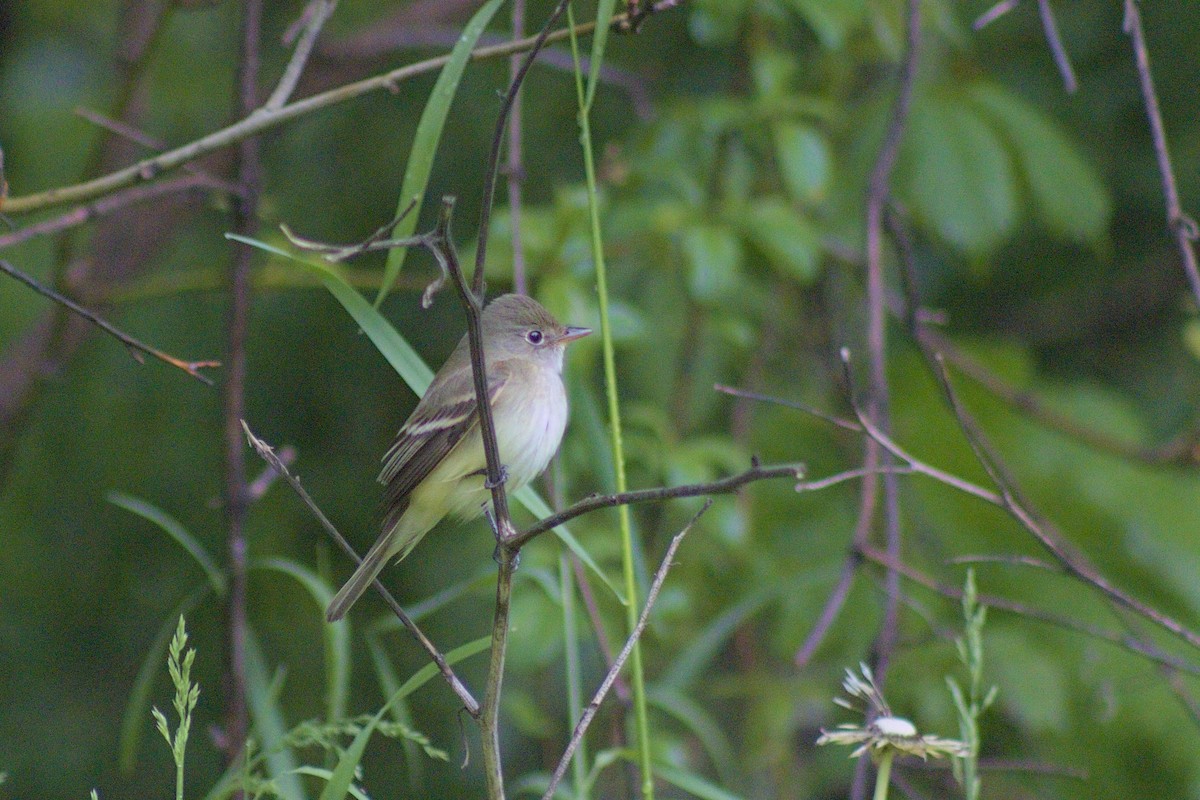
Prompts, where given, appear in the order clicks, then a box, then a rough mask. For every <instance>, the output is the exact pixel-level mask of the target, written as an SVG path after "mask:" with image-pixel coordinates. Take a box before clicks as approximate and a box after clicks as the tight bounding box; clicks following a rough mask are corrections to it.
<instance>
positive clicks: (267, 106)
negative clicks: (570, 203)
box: [263, 0, 338, 111]
mask: <svg viewBox="0 0 1200 800" xmlns="http://www.w3.org/2000/svg"><path fill="white" fill-rule="evenodd" d="M337 4H338V0H312V2H310V3H309V4H308V6H306V7H305V9H304V17H303V19H304V20H305V25H304V33H303V34H301V36H300V39H299V41H297V42H296V49H295V50H294V51H292V57H291V60H289V61H288V65H287V67H286V68H285V69H284V71H283V76H282V77H281V78H280V79H279V85H277V86H276V87H275V91H273V92H271V96H270V97H268V98H267V102H266V103H264V104H263V110H264V111H278V110H279V109H281V108H283V104H284V103H286V102H287V99H288V98H289V97H291V96H292V92H294V91H295V90H296V84H297V83H298V82H299V80H300V74H301V73H302V72H304V65H305V64H306V63H307V62H308V57H309V55H310V54H311V53H312V49H313V44H314V43H315V42H316V41H317V36H319V35H320V34H321V28H323V27H324V26H325V21H326V20H328V19H329V17H330V16H331V15H332V14H333V10H334V9H335V8H337Z"/></svg>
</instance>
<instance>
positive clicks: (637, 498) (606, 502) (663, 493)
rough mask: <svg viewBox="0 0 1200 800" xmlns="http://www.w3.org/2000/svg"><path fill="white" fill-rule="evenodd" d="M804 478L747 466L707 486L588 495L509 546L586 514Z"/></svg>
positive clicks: (798, 469)
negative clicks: (756, 482)
mask: <svg viewBox="0 0 1200 800" xmlns="http://www.w3.org/2000/svg"><path fill="white" fill-rule="evenodd" d="M803 475H804V467H803V466H802V465H800V464H782V465H778V466H769V467H762V466H758V465H754V466H751V467H750V469H748V470H746V471H745V472H740V473H738V474H737V475H731V476H729V477H728V478H722V479H720V480H716V481H712V482H711V483H692V484H687V485H684V486H670V487H658V488H655V489H639V490H636V491H632V492H623V493H621V494H605V495H592V496H591V497H585V498H584V499H582V500H580V501H579V502H577V503H575V504H574V505H571V506H568V507H567V508H565V509H563V510H562V511H560V512H558V513H557V514H552V515H550V516H549V517H546V518H544V519H542V520H539V521H538V522H535V523H534V524H533V525H530V526H529V527H528V528H526V529H525V530H523V531H521V532H520V533H518V534H516V535H515V536H514V537H513V538H512V539H511V540H510V541H509V545H510V546H511V547H513V548H516V549H520V548H522V547H524V546H525V545H527V544H529V542H530V540H531V539H533V538H534V537H535V536H538V535H540V534H542V533H545V532H546V531H548V530H551V529H552V528H556V527H558V526H559V525H562V524H563V523H565V522H568V521H570V520H572V519H575V517H578V516H582V515H583V514H589V513H591V512H592V511H596V510H597V509H601V508H615V507H617V506H624V505H634V504H635V503H651V502H654V501H656V500H671V499H674V498H679V497H704V496H707V495H714V494H731V493H733V492H736V491H737V490H738V489H741V488H742V487H743V486H745V485H746V484H748V483H754V482H755V481H762V480H770V479H772V478H794V479H799V478H801V477H803Z"/></svg>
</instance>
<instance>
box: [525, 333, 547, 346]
mask: <svg viewBox="0 0 1200 800" xmlns="http://www.w3.org/2000/svg"><path fill="white" fill-rule="evenodd" d="M525 338H526V339H528V340H529V343H530V344H541V343H542V338H543V336H542V332H541V331H539V330H532V331H530V332H529V333H527V334H525Z"/></svg>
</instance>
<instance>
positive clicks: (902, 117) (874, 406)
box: [855, 0, 921, 783]
mask: <svg viewBox="0 0 1200 800" xmlns="http://www.w3.org/2000/svg"><path fill="white" fill-rule="evenodd" d="M906 33H907V37H906V39H907V41H906V51H905V59H904V64H903V65H902V68H901V71H900V78H899V86H898V89H897V92H896V99H895V102H894V104H893V106H892V113H891V119H890V120H889V121H888V127H887V132H886V133H885V135H884V139H883V143H882V144H881V145H880V147H879V152H878V155H877V156H876V158H875V165H874V167H873V168H872V170H871V176H870V179H869V182H868V185H867V213H866V249H867V349H868V351H869V362H870V370H869V373H870V376H871V377H870V391H869V393H868V397H867V416H868V417H870V419H871V421H872V422H874V423H875V424H877V425H878V427H879V428H880V429H881V430H884V431H887V430H888V429H889V428H890V422H889V397H888V385H887V337H886V333H887V304H886V285H885V281H884V274H883V273H884V271H883V214H884V209H885V208H886V206H887V201H888V197H889V196H890V194H891V189H890V182H891V175H892V170H893V169H894V168H895V165H896V159H897V157H898V156H899V153H900V142H901V141H902V140H903V138H904V131H905V129H906V127H907V124H908V116H909V110H910V109H911V107H912V97H913V88H914V86H915V84H916V80H917V66H918V64H919V62H920V55H921V3H920V0H909V3H908V12H907V21H906ZM891 466H892V463H891V456H889V455H888V454H887V453H886V452H884V451H882V450H881V449H880V448H879V446H878V445H877V444H876V443H874V442H872V441H870V440H868V441H867V445H866V454H865V459H864V464H863V467H864V469H866V470H868V471H869V472H874V471H876V470H878V469H879V468H880V467H882V468H883V469H884V470H887V469H889V468H890V467H891ZM877 483H878V479H877V478H875V477H873V476H868V477H867V479H866V480H864V481H863V488H862V498H863V499H862V515H861V516H862V519H860V523H859V525H858V526H857V529H856V531H855V544H856V545H858V544H864V543H865V542H866V541H867V537H868V536H869V533H870V529H871V525H870V523H869V519H870V518H871V517H873V515H874V509H875V502H874V501H873V500H871V499H870V498H871V497H873V496H874V495H875V493H876V491H877ZM882 483H883V511H884V535H885V539H886V542H887V548H888V552H889V553H890V554H892V555H893V556H894V557H897V558H898V557H899V555H900V508H899V489H898V482H897V478H896V476H895V475H892V474H886V473H885V474H884V475H883V479H882ZM885 585H886V590H887V601H886V604H885V606H884V616H883V621H882V623H881V624H880V628H879V636H878V638H877V640H876V642H875V656H876V665H875V674H876V677H877V679H878V680H879V681H880V683H881V684H882V683H883V681H884V680H885V678H886V675H887V667H888V661H889V659H890V657H891V653H892V651H893V650H894V649H895V646H896V642H897V639H898V637H899V614H900V577H899V575H895V574H889V575H888V576H887V578H886V581H885ZM856 783H860V781H856Z"/></svg>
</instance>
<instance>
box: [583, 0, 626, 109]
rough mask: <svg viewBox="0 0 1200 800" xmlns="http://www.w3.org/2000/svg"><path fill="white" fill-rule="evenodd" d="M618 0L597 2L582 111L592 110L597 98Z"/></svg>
mask: <svg viewBox="0 0 1200 800" xmlns="http://www.w3.org/2000/svg"><path fill="white" fill-rule="evenodd" d="M616 7H617V0H600V2H598V3H597V4H596V32H595V33H594V34H592V62H591V71H590V72H589V73H588V85H587V100H586V101H585V102H584V104H583V109H582V113H584V114H587V113H589V112H590V111H591V110H592V101H593V100H595V99H596V87H597V86H598V85H599V84H600V65H601V64H603V63H604V48H605V46H606V45H607V44H608V31H609V29H610V28H611V27H612V26H611V25H610V24H609V21H610V20H611V19H612V17H613V10H614V9H616Z"/></svg>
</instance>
